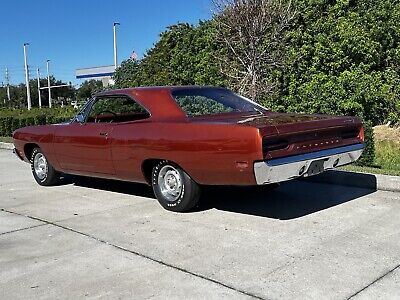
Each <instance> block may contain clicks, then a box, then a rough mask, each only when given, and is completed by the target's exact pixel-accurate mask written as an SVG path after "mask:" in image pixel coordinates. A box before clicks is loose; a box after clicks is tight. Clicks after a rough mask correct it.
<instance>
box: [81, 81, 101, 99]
mask: <svg viewBox="0 0 400 300" xmlns="http://www.w3.org/2000/svg"><path fill="white" fill-rule="evenodd" d="M102 90H104V88H103V83H102V82H101V81H100V80H94V79H92V80H87V81H85V82H83V83H82V84H81V86H80V87H79V89H78V91H77V95H76V97H77V99H78V100H80V101H86V100H88V99H90V98H91V97H93V95H94V94H96V93H98V92H100V91H102Z"/></svg>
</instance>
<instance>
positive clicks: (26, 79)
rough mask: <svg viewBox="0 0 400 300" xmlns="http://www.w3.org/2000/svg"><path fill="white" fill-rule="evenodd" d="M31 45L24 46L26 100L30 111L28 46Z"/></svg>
mask: <svg viewBox="0 0 400 300" xmlns="http://www.w3.org/2000/svg"><path fill="white" fill-rule="evenodd" d="M28 45H29V43H25V44H24V62H25V84H26V99H27V100H28V110H31V107H32V104H31V91H30V89H29V73H28V62H27V57H26V46H28Z"/></svg>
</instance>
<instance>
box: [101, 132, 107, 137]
mask: <svg viewBox="0 0 400 300" xmlns="http://www.w3.org/2000/svg"><path fill="white" fill-rule="evenodd" d="M100 135H101V136H105V137H107V136H108V132H100Z"/></svg>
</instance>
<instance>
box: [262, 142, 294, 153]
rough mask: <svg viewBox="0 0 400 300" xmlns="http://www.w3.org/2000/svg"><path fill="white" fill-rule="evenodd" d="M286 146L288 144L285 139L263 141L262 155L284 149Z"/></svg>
mask: <svg viewBox="0 0 400 300" xmlns="http://www.w3.org/2000/svg"><path fill="white" fill-rule="evenodd" d="M288 146H289V142H288V141H287V140H285V139H264V140H263V152H264V155H265V154H267V153H268V152H270V151H274V150H281V149H286V148H287V147H288Z"/></svg>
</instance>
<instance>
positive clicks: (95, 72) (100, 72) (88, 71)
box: [75, 65, 115, 87]
mask: <svg viewBox="0 0 400 300" xmlns="http://www.w3.org/2000/svg"><path fill="white" fill-rule="evenodd" d="M114 73H115V67H114V65H112V66H104V67H93V68H82V69H77V70H76V72H75V75H76V79H83V80H90V79H96V80H101V81H102V82H103V86H104V87H107V86H109V85H114V80H113V79H112V76H113V75H114Z"/></svg>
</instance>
